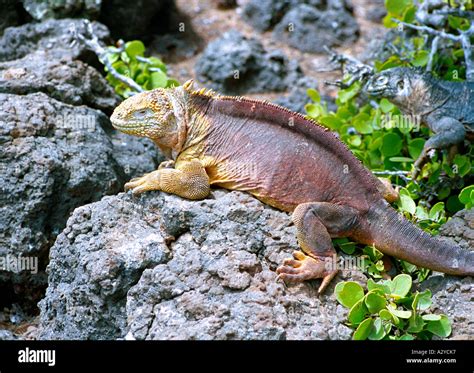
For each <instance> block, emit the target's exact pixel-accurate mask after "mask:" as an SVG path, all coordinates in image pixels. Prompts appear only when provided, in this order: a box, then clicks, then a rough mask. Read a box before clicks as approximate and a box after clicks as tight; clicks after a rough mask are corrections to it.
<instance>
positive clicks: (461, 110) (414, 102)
mask: <svg viewBox="0 0 474 373" xmlns="http://www.w3.org/2000/svg"><path fill="white" fill-rule="evenodd" d="M364 89H365V91H366V92H367V93H368V94H370V95H372V96H377V97H384V98H387V99H388V100H389V101H390V102H392V103H393V104H395V105H396V106H397V107H398V108H399V109H400V110H401V111H402V112H403V113H404V114H409V115H413V116H417V117H418V119H419V121H420V123H421V124H424V125H427V126H428V127H429V128H430V129H431V131H433V132H434V135H433V136H432V137H430V138H429V139H428V141H426V143H425V145H424V148H423V150H422V152H421V154H420V156H419V157H418V159H417V160H416V161H415V163H414V172H413V174H412V176H413V178H415V177H416V176H417V175H418V173H419V172H420V169H421V168H422V167H423V164H424V163H425V162H426V160H427V159H428V152H429V151H430V150H431V149H445V148H450V147H453V146H457V145H460V144H462V143H463V141H464V139H465V138H466V137H467V138H468V139H470V140H471V139H472V138H474V82H468V81H466V82H450V81H444V80H439V79H436V78H434V77H433V76H432V75H431V74H430V73H428V72H424V71H423V70H420V69H412V68H407V67H395V68H392V69H387V70H384V71H382V72H380V73H378V74H374V75H373V76H372V77H371V78H370V79H369V80H368V82H367V84H366V86H365V88H364Z"/></svg>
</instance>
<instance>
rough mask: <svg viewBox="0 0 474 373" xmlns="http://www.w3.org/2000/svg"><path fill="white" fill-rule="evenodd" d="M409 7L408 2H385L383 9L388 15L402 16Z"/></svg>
mask: <svg viewBox="0 0 474 373" xmlns="http://www.w3.org/2000/svg"><path fill="white" fill-rule="evenodd" d="M408 5H410V0H385V7H386V8H387V11H388V12H389V13H392V14H394V15H402V14H403V13H404V12H405V9H406V8H407V7H408Z"/></svg>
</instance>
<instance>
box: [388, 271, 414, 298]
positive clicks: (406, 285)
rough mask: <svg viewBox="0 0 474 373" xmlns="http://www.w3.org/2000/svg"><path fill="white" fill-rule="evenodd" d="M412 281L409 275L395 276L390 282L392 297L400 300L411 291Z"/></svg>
mask: <svg viewBox="0 0 474 373" xmlns="http://www.w3.org/2000/svg"><path fill="white" fill-rule="evenodd" d="M411 284H412V279H411V276H410V275H407V274H404V273H402V274H400V275H397V276H395V278H394V279H393V280H392V287H391V291H392V295H397V296H399V297H400V298H401V297H404V296H405V295H407V294H408V292H409V291H410V289H411Z"/></svg>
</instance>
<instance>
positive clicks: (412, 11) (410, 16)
mask: <svg viewBox="0 0 474 373" xmlns="http://www.w3.org/2000/svg"><path fill="white" fill-rule="evenodd" d="M416 11H417V8H416V7H415V6H413V5H412V6H409V7H408V8H406V9H405V12H404V13H403V22H406V23H413V21H414V20H415V16H416Z"/></svg>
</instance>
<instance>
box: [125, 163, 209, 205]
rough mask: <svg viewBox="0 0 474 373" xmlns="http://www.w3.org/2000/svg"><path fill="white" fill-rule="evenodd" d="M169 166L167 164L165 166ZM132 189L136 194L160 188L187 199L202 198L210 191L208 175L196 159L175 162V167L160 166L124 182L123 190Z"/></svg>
mask: <svg viewBox="0 0 474 373" xmlns="http://www.w3.org/2000/svg"><path fill="white" fill-rule="evenodd" d="M167 166H169V164H167V165H166V166H165V167H167ZM127 190H132V192H133V194H135V195H137V194H140V193H143V192H146V191H149V190H162V191H163V192H166V193H171V194H176V195H177V196H180V197H183V198H188V199H202V198H205V197H207V196H208V194H209V191H210V185H209V177H208V175H207V173H206V170H205V168H204V167H203V165H202V163H201V162H200V161H199V160H198V159H192V160H189V161H188V160H186V161H181V162H179V161H178V162H176V164H175V168H174V169H173V168H164V167H161V165H160V168H159V169H158V170H156V171H153V172H150V173H149V174H146V175H144V176H142V177H140V178H136V179H132V180H130V181H129V182H128V183H126V184H125V191H127Z"/></svg>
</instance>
